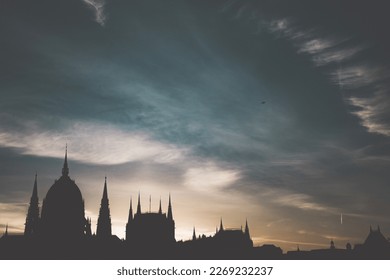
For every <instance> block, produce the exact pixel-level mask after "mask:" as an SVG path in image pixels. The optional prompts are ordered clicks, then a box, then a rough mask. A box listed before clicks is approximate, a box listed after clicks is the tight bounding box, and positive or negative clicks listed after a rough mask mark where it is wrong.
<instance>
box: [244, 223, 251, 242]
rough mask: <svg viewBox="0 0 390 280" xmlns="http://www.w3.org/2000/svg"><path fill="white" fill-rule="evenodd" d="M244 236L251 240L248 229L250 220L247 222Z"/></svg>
mask: <svg viewBox="0 0 390 280" xmlns="http://www.w3.org/2000/svg"><path fill="white" fill-rule="evenodd" d="M244 234H245V236H246V237H247V238H249V239H250V238H251V236H250V234H249V227H248V220H246V222H245V231H244Z"/></svg>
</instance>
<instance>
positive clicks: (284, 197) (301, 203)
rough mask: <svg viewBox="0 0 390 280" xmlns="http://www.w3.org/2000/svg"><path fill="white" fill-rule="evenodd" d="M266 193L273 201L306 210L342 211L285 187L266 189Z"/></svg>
mask: <svg viewBox="0 0 390 280" xmlns="http://www.w3.org/2000/svg"><path fill="white" fill-rule="evenodd" d="M264 195H265V196H266V197H267V198H269V199H270V201H271V202H273V203H275V204H278V205H281V206H285V207H293V208H297V209H300V210H304V211H308V210H311V211H322V212H326V213H332V214H334V213H340V211H338V210H337V209H335V208H333V207H329V206H327V205H323V204H320V203H318V202H316V201H314V198H313V197H311V196H310V195H307V194H303V193H293V192H291V191H287V190H283V189H265V190H264Z"/></svg>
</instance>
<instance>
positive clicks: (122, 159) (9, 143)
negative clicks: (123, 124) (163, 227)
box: [0, 122, 186, 165]
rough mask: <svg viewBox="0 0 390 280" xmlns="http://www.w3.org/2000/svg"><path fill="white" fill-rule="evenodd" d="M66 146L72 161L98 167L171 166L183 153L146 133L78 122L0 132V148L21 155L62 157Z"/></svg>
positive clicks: (182, 150) (184, 151)
mask: <svg viewBox="0 0 390 280" xmlns="http://www.w3.org/2000/svg"><path fill="white" fill-rule="evenodd" d="M65 143H68V147H69V149H68V150H69V154H71V157H72V159H73V160H75V161H80V162H83V163H89V164H97V165H112V164H122V163H126V162H132V161H142V160H146V161H152V162H157V163H170V162H174V161H177V160H179V159H182V158H183V156H184V154H185V153H186V150H185V149H184V148H180V147H178V146H174V145H171V144H167V143H163V142H159V141H156V140H153V139H152V137H151V136H150V135H148V134H147V133H145V132H141V131H125V130H121V129H119V128H117V127H115V126H112V125H107V124H96V123H88V122H77V123H74V124H72V125H70V126H68V127H66V128H64V129H63V130H62V131H60V132H59V131H44V130H43V129H41V128H40V127H39V126H38V125H37V124H35V123H31V124H30V125H29V128H28V129H27V130H26V131H23V132H13V131H3V132H1V133H0V145H1V146H3V147H11V148H17V149H18V150H19V151H20V153H21V154H24V155H35V156H41V157H54V158H62V157H63V156H64V155H63V153H64V146H65Z"/></svg>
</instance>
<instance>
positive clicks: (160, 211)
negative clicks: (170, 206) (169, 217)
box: [158, 197, 162, 215]
mask: <svg viewBox="0 0 390 280" xmlns="http://www.w3.org/2000/svg"><path fill="white" fill-rule="evenodd" d="M158 213H159V214H160V215H161V214H162V208H161V197H160V207H159V208H158Z"/></svg>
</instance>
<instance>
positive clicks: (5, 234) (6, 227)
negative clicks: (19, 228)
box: [4, 224, 8, 236]
mask: <svg viewBox="0 0 390 280" xmlns="http://www.w3.org/2000/svg"><path fill="white" fill-rule="evenodd" d="M4 236H8V224H7V225H6V226H5V232H4Z"/></svg>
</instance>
